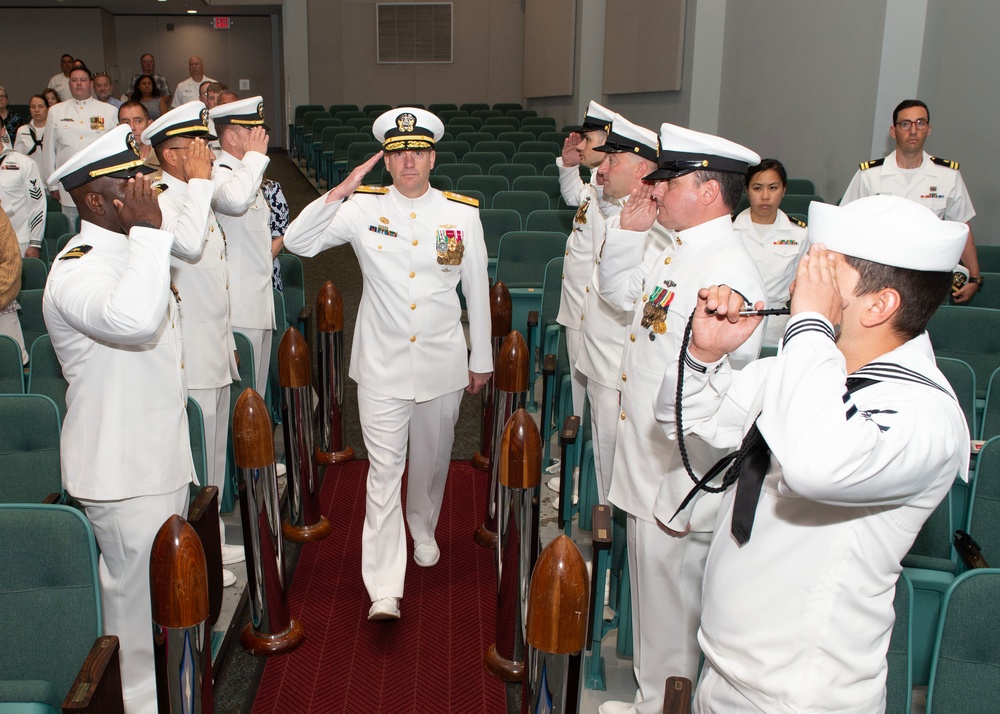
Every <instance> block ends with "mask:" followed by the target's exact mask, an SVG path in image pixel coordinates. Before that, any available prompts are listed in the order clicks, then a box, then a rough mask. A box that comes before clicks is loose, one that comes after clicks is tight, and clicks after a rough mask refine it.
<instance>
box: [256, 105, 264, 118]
mask: <svg viewBox="0 0 1000 714" xmlns="http://www.w3.org/2000/svg"><path fill="white" fill-rule="evenodd" d="M257 116H259V117H260V118H261V119H263V118H264V102H257Z"/></svg>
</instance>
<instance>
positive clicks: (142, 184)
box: [114, 176, 163, 233]
mask: <svg viewBox="0 0 1000 714" xmlns="http://www.w3.org/2000/svg"><path fill="white" fill-rule="evenodd" d="M114 206H115V208H116V209H117V210H118V220H119V222H120V223H121V227H122V230H123V231H124V232H125V233H128V232H129V231H131V230H132V226H134V225H135V224H136V223H148V224H150V225H151V226H152V227H153V228H159V227H160V226H161V225H162V224H163V216H162V215H161V214H160V203H159V194H157V193H156V191H155V190H153V182H152V181H150V180H149V177H148V176H137V177H136V178H131V179H129V180H128V183H126V184H125V191H124V196H123V200H121V201H119V200H118V199H117V198H116V199H115V200H114Z"/></svg>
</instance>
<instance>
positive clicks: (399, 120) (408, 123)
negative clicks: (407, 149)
mask: <svg viewBox="0 0 1000 714" xmlns="http://www.w3.org/2000/svg"><path fill="white" fill-rule="evenodd" d="M416 127H417V118H416V117H415V116H413V115H412V114H410V113H409V112H407V113H405V114H400V115H399V116H398V117H396V128H397V129H399V130H400V131H406V132H410V131H413V130H414V129H415V128H416Z"/></svg>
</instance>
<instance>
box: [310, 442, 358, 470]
mask: <svg viewBox="0 0 1000 714" xmlns="http://www.w3.org/2000/svg"><path fill="white" fill-rule="evenodd" d="M315 454H316V463H317V464H323V465H324V466H330V465H331V464H342V463H344V462H346V461H353V460H354V449H352V448H351V447H350V446H348V447H345V448H344V450H343V451H332V452H330V453H327V452H325V451H320V450H319V449H316V452H315Z"/></svg>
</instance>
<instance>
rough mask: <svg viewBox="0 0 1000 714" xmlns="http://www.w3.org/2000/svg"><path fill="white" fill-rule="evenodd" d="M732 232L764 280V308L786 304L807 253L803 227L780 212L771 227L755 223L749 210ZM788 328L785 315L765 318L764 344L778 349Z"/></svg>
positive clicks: (737, 218)
mask: <svg viewBox="0 0 1000 714" xmlns="http://www.w3.org/2000/svg"><path fill="white" fill-rule="evenodd" d="M733 228H734V229H735V230H736V232H737V233H738V234H739V236H740V238H742V239H743V246H744V247H745V248H746V249H747V251H748V252H749V253H750V257H752V258H753V260H754V262H755V263H756V264H757V268H758V269H759V270H760V274H761V276H762V277H763V278H764V286H765V287H766V288H767V300H765V301H764V302H765V307H768V308H778V307H784V306H785V305H787V304H788V300H789V297H790V295H789V292H788V287H789V286H790V285H791V284H792V280H794V279H795V269H796V268H797V267H798V264H799V258H801V257H802V254H803V253H804V252H805V251H806V250H807V248H808V245H809V244H808V243H807V241H806V226H805V223H803V222H802V221H799V220H797V219H793V218H789V217H788V215H787V214H786V213H785V212H784V211H782V210H779V211H778V212H777V215H776V216H775V217H774V223H771V224H762V223H754V222H753V220H752V219H751V216H750V209H749V208H748V209H746V210H745V211H743V212H742V213H740V214H739V215H738V216H736V218H735V219H734V220H733ZM787 324H788V316H787V315H769V316H767V317H765V318H764V344H765V345H766V346H768V347H777V346H778V341H779V340H780V339H781V336H782V335H784V334H785V325H787Z"/></svg>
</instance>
